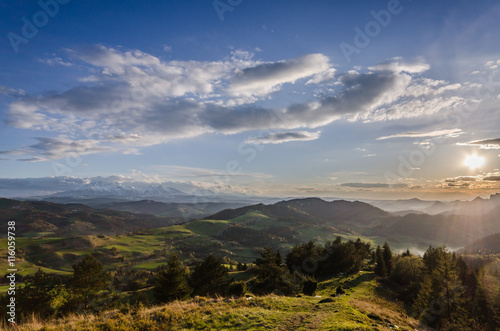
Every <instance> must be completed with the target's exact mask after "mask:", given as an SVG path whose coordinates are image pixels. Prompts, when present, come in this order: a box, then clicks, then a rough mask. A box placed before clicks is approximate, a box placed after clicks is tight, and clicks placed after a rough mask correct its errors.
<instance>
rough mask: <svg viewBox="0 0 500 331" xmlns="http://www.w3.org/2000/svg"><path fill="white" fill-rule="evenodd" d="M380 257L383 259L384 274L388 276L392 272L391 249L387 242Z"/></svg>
mask: <svg viewBox="0 0 500 331" xmlns="http://www.w3.org/2000/svg"><path fill="white" fill-rule="evenodd" d="M382 255H383V258H384V265H385V270H386V274H387V275H390V274H391V272H392V251H391V247H390V246H389V244H388V243H387V241H386V242H385V243H384V248H383V250H382Z"/></svg>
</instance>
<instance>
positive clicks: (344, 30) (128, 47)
mask: <svg viewBox="0 0 500 331" xmlns="http://www.w3.org/2000/svg"><path fill="white" fill-rule="evenodd" d="M499 14H500V4H499V3H498V2H496V1H455V0H454V1H451V0H449V1H446V0H444V1H439V2H436V1H426V0H422V1H410V0H401V1H395V0H390V1H321V0H318V1H293V0H286V1H284V0H283V1H278V0H275V1H249V0H216V1H168V0H167V1H165V0H163V1H147V2H145V1H127V0H120V1H115V0H109V1H93V0H89V1H77V0H73V1H70V0H41V1H38V2H36V1H15V2H10V1H3V2H1V3H0V195H3V196H9V195H12V194H10V193H12V192H14V190H15V188H16V186H19V187H21V186H22V187H24V188H27V189H30V187H31V188H32V189H33V190H35V189H37V190H41V191H56V190H58V189H59V188H58V187H59V186H58V185H59V184H61V183H64V185H63V187H64V189H66V188H68V187H72V186H75V185H81V184H82V183H91V182H92V181H95V180H97V179H102V178H105V179H106V180H108V181H114V182H118V183H127V182H129V183H130V182H148V183H164V184H165V185H168V186H172V187H176V188H179V189H184V190H190V189H195V188H203V189H210V190H212V191H214V192H220V193H224V194H226V193H227V194H246V195H252V196H276V197H289V196H290V197H291V196H296V197H302V196H319V197H339V198H372V199H396V198H413V197H418V198H421V199H436V198H439V199H444V200H452V199H466V198H471V197H474V196H478V195H479V196H483V197H486V196H488V195H489V194H493V193H496V192H500V170H499V169H500V155H499V154H500V132H499V129H498V128H499V123H500V113H499V111H498V105H499V102H500V73H499V70H500V42H499V41H500V26H499V25H500V23H499V22H498V19H497V18H498V17H499ZM13 183H15V185H14V184H13ZM57 183H59V184H57ZM61 189H62V188H61Z"/></svg>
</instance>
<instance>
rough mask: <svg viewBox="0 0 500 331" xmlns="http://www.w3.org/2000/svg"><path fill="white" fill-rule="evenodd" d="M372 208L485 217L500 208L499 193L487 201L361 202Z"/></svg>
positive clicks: (399, 211)
mask: <svg viewBox="0 0 500 331" xmlns="http://www.w3.org/2000/svg"><path fill="white" fill-rule="evenodd" d="M363 201H365V202H367V203H369V204H371V205H373V206H376V207H378V208H380V209H383V210H385V211H388V212H391V213H397V214H398V215H401V216H402V215H405V214H411V213H417V214H418V213H425V214H429V215H437V214H442V213H444V214H449V215H451V214H454V215H470V216H473V215H476V216H477V215H485V214H487V213H488V212H490V211H491V210H493V209H495V208H496V207H498V206H500V193H496V194H492V195H491V196H490V197H489V198H488V199H483V198H481V197H476V198H475V199H473V200H470V201H462V200H455V201H436V200H434V201H426V200H420V199H416V198H414V199H405V200H363Z"/></svg>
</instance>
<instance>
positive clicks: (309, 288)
mask: <svg viewBox="0 0 500 331" xmlns="http://www.w3.org/2000/svg"><path fill="white" fill-rule="evenodd" d="M317 288H318V282H317V281H315V280H312V279H307V280H306V281H305V282H304V287H303V289H302V293H304V294H305V295H314V293H315V292H316V289H317Z"/></svg>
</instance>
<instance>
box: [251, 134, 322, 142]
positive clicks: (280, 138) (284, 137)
mask: <svg viewBox="0 0 500 331" xmlns="http://www.w3.org/2000/svg"><path fill="white" fill-rule="evenodd" d="M320 134H321V131H316V132H309V131H287V132H276V133H267V134H264V135H262V136H259V137H253V138H248V139H247V140H245V142H246V143H248V144H281V143H285V142H290V141H310V140H316V139H318V138H319V136H320Z"/></svg>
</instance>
